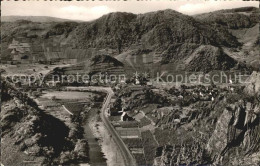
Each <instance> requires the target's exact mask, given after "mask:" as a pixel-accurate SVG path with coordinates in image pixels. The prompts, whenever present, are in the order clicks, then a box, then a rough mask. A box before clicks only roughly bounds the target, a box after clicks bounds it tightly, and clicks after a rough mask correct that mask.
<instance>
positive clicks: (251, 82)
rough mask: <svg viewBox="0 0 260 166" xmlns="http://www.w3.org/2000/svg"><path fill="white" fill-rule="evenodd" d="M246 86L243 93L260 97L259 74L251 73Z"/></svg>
mask: <svg viewBox="0 0 260 166" xmlns="http://www.w3.org/2000/svg"><path fill="white" fill-rule="evenodd" d="M246 82H247V83H248V86H247V87H246V89H245V92H247V93H250V94H259V95H260V73H259V72H253V73H252V74H251V76H250V77H249V78H248V79H247V80H246Z"/></svg>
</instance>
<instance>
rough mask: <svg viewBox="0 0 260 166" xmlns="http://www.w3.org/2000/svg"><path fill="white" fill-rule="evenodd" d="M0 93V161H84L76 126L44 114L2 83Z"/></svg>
mask: <svg viewBox="0 0 260 166" xmlns="http://www.w3.org/2000/svg"><path fill="white" fill-rule="evenodd" d="M1 79H2V78H1ZM1 95H2V96H1V113H0V114H1V141H2V142H1V163H3V164H4V165H14V166H20V165H27V164H28V163H33V164H35V163H36V164H40V165H59V164H65V165H71V164H73V163H77V162H79V161H88V154H87V153H88V150H86V149H87V142H86V141H85V142H84V140H83V139H82V137H81V135H80V132H81V131H80V130H79V129H78V128H76V127H72V126H73V125H70V126H68V125H67V124H65V123H64V122H63V121H61V120H60V119H58V118H56V117H54V116H52V115H50V114H47V113H46V112H45V111H43V110H41V109H40V108H39V107H38V105H37V104H36V103H35V102H34V101H33V100H32V99H31V98H29V97H28V96H27V95H26V94H24V93H22V92H20V91H17V90H16V89H15V88H13V87H12V86H11V85H9V84H8V83H6V82H3V84H2V86H1ZM79 144H80V145H81V147H82V148H78V146H79ZM10 145H11V146H10ZM82 149H84V150H82ZM82 152H83V153H82Z"/></svg>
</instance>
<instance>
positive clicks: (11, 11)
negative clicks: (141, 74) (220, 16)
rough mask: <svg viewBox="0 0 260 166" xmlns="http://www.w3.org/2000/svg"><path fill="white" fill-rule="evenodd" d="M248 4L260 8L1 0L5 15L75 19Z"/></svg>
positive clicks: (164, 1)
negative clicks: (111, 14) (118, 13)
mask: <svg viewBox="0 0 260 166" xmlns="http://www.w3.org/2000/svg"><path fill="white" fill-rule="evenodd" d="M245 6H254V7H259V2H257V1H242V0H229V1H228V0H227V1H223V0H222V1H221V0H218V1H216V0H171V1H170V0H150V1H136V0H128V1H122V0H121V1H86V0H83V1H75V0H73V1H59V0H58V1H43V0H39V1H13V0H10V1H2V2H1V14H2V16H10V15H21V16H52V17H58V18H66V19H72V20H83V21H90V20H94V19H97V18H99V17H101V16H102V15H104V14H108V13H111V12H131V13H135V14H142V13H147V12H151V11H157V10H164V9H173V10H176V11H178V12H181V13H183V14H188V15H194V14H199V13H205V12H211V11H215V10H221V9H231V8H238V7H245Z"/></svg>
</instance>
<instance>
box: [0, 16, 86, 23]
mask: <svg viewBox="0 0 260 166" xmlns="http://www.w3.org/2000/svg"><path fill="white" fill-rule="evenodd" d="M19 20H26V21H31V22H67V21H75V22H83V21H80V20H70V19H64V18H57V17H50V16H1V21H2V22H16V21H19Z"/></svg>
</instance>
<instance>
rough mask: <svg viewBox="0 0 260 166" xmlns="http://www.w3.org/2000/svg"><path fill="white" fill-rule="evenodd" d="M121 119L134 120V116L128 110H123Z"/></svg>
mask: <svg viewBox="0 0 260 166" xmlns="http://www.w3.org/2000/svg"><path fill="white" fill-rule="evenodd" d="M120 120H121V121H131V120H133V118H132V117H130V116H129V115H128V114H127V113H126V112H123V114H122V115H121V118H120Z"/></svg>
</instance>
